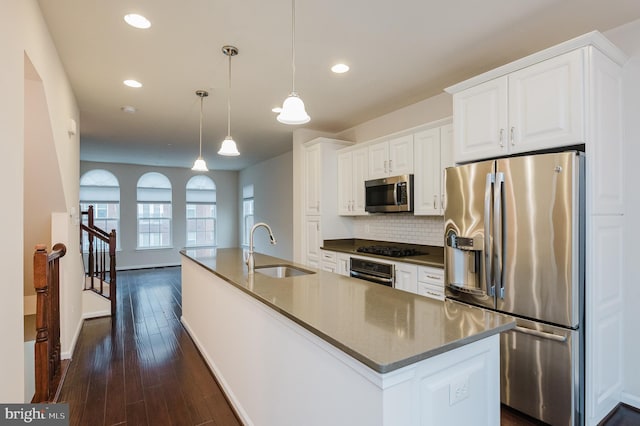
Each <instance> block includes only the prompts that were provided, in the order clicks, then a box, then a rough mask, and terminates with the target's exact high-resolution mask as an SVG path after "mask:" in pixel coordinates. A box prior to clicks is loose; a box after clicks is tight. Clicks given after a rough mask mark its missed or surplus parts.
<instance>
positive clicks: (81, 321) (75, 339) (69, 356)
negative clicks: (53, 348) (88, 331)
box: [60, 318, 84, 359]
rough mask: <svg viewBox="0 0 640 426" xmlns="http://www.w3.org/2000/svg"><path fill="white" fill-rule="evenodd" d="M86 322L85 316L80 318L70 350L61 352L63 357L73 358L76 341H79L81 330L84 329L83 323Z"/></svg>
mask: <svg viewBox="0 0 640 426" xmlns="http://www.w3.org/2000/svg"><path fill="white" fill-rule="evenodd" d="M83 323H84V318H80V321H78V326H77V327H76V331H75V333H73V339H71V345H69V351H64V352H61V353H60V358H61V359H71V358H73V351H74V350H75V349H76V343H77V342H78V337H80V332H81V331H82V324H83Z"/></svg>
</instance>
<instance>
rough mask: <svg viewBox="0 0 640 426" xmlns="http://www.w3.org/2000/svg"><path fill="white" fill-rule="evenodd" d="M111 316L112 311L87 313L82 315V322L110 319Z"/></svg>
mask: <svg viewBox="0 0 640 426" xmlns="http://www.w3.org/2000/svg"><path fill="white" fill-rule="evenodd" d="M110 316H111V310H104V311H94V312H86V313H84V314H82V320H83V321H84V320H87V319H92V318H102V317H110Z"/></svg>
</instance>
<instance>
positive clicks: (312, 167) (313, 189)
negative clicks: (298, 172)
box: [304, 144, 322, 214]
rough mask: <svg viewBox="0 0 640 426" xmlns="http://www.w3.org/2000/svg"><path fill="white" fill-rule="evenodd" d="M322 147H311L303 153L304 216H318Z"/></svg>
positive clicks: (320, 195)
mask: <svg viewBox="0 0 640 426" xmlns="http://www.w3.org/2000/svg"><path fill="white" fill-rule="evenodd" d="M321 148H322V146H321V145H320V144H317V145H314V146H311V147H309V148H307V149H306V151H305V153H304V166H305V174H304V178H305V185H304V187H305V198H304V210H305V214H320V198H321V197H322V175H321V170H322V152H321Z"/></svg>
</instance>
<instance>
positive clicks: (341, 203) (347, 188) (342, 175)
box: [338, 151, 353, 216]
mask: <svg viewBox="0 0 640 426" xmlns="http://www.w3.org/2000/svg"><path fill="white" fill-rule="evenodd" d="M352 159H353V155H352V152H351V151H349V152H342V153H340V154H339V155H338V214H339V215H342V216H349V215H351V214H352V210H353V207H352V206H353V161H352Z"/></svg>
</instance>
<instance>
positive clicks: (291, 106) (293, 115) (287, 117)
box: [277, 0, 311, 125]
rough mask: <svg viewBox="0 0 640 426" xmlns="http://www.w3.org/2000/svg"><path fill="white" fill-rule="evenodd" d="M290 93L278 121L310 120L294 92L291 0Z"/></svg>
mask: <svg viewBox="0 0 640 426" xmlns="http://www.w3.org/2000/svg"><path fill="white" fill-rule="evenodd" d="M291 71H292V83H291V93H289V97H287V99H285V100H284V102H283V104H282V111H281V112H280V114H278V117H277V119H278V121H279V122H281V123H284V124H293V125H295V124H304V123H308V122H309V120H311V117H309V114H307V111H305V109H304V102H302V99H300V96H298V93H296V1H295V0H291Z"/></svg>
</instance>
